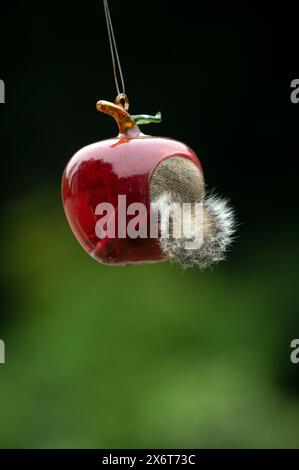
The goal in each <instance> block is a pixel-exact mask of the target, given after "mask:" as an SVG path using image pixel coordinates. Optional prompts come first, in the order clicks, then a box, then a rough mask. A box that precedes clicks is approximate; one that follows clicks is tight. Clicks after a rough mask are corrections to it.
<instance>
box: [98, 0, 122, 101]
mask: <svg viewBox="0 0 299 470" xmlns="http://www.w3.org/2000/svg"><path fill="white" fill-rule="evenodd" d="M103 3H104V11H105V17H106V23H107V30H108V37H109V44H110V51H111V58H112V66H113V75H114V81H115V86H116V91H117V94H118V95H119V94H123V95H125V92H126V90H125V82H124V78H123V74H122V70H121V65H120V60H119V55H118V51H117V46H116V41H115V36H114V31H113V26H112V21H111V16H110V12H109V6H108V0H103ZM117 69H118V70H117ZM117 72H118V73H117ZM118 75H119V77H120V81H121V87H122V90H121V91H120V87H119V83H118V78H117V76H118Z"/></svg>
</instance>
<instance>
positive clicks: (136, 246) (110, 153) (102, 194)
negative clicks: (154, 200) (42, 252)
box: [62, 98, 201, 264]
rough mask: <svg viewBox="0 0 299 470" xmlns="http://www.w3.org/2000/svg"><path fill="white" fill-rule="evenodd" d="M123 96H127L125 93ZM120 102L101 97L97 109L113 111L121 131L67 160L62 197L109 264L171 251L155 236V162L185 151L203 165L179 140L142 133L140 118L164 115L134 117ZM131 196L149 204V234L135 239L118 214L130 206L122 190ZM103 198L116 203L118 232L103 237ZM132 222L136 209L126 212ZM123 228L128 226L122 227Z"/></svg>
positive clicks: (82, 236) (84, 236)
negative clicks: (99, 228) (152, 215)
mask: <svg viewBox="0 0 299 470" xmlns="http://www.w3.org/2000/svg"><path fill="white" fill-rule="evenodd" d="M122 99H123V98H122ZM125 107H126V102H125V104H124V105H121V104H120V98H118V100H117V102H116V103H110V102H107V101H99V102H98V103H97V109H98V111H101V112H103V113H107V114H109V115H111V116H113V117H114V118H115V120H116V122H117V124H118V128H119V135H118V136H117V137H114V138H112V139H108V140H103V141H100V142H96V143H94V144H91V145H87V146H86V147H83V148H82V149H81V150H79V151H78V152H77V153H75V155H74V156H73V157H72V158H71V160H70V161H69V162H68V164H67V166H66V168H65V171H64V174H63V178H62V199H63V206H64V210H65V213H66V216H67V219H68V222H69V224H70V226H71V228H72V231H73V232H74V235H75V236H76V238H77V239H78V241H79V243H80V244H81V245H82V247H83V248H84V249H85V250H86V251H87V253H88V254H90V255H91V256H92V257H93V258H95V259H96V260H97V261H100V262H103V263H107V264H129V263H141V262H142V263H145V262H153V261H159V260H163V259H165V258H167V257H168V256H167V255H166V254H165V253H163V252H162V250H161V247H160V246H159V243H158V237H155V238H151V237H150V233H149V218H150V210H151V209H150V180H151V177H152V175H153V173H154V172H155V168H156V167H157V165H159V163H161V162H162V161H163V160H164V159H167V158H171V157H173V156H181V157H182V158H187V159H189V160H190V161H191V162H192V164H194V165H196V167H198V169H199V171H201V166H200V163H199V161H198V159H197V157H196V155H195V153H194V152H193V151H192V150H191V149H190V148H189V147H187V146H186V145H185V144H183V143H181V142H178V141H176V140H172V139H167V138H162V137H153V136H149V135H145V134H143V133H142V132H141V131H140V129H139V127H138V125H137V123H139V124H140V123H141V124H146V123H148V122H155V121H159V120H160V115H159V113H158V114H157V115H156V116H154V117H151V116H144V115H139V116H134V117H132V116H131V115H130V114H129V113H128V112H127V110H126V109H125ZM120 195H121V196H126V206H127V207H128V206H129V205H130V204H132V203H136V202H138V203H142V204H144V205H145V207H146V211H147V220H146V221H144V223H147V226H148V228H147V237H146V238H136V239H132V238H129V237H127V236H125V233H121V234H120V235H121V236H119V233H118V232H119V230H118V225H117V221H118V216H119V214H118V213H119V211H120V210H121V211H122V216H123V215H124V211H125V210H126V208H124V207H122V208H120V207H119V196H120ZM100 203H110V204H112V206H113V207H115V216H116V227H115V232H116V233H115V237H113V238H109V237H105V238H104V239H101V240H100V239H99V238H98V236H97V233H96V223H97V220H98V219H99V216H98V215H97V214H96V208H97V206H98V205H99V204H100ZM125 217H126V224H129V222H130V220H132V217H133V215H132V214H131V215H128V214H127V215H126V216H125ZM123 232H124V231H123Z"/></svg>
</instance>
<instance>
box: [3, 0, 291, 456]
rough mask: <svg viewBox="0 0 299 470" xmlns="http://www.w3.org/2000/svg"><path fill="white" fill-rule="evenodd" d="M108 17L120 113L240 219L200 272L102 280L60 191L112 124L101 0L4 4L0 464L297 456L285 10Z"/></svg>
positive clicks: (115, 7) (137, 6) (154, 269)
mask: <svg viewBox="0 0 299 470" xmlns="http://www.w3.org/2000/svg"><path fill="white" fill-rule="evenodd" d="M202 5H203V3H202V2H185V3H182V2H179V3H178V4H176V3H175V2H171V1H163V2H159V1H157V0H155V1H151V2H140V1H137V0H132V1H130V2H120V1H115V0H110V10H111V15H112V18H113V22H114V28H115V33H116V36H117V40H118V47H119V53H120V57H121V61H122V65H123V71H124V75H125V80H126V87H127V92H128V95H129V97H130V99H131V110H132V112H134V113H149V114H154V113H155V112H156V111H158V110H160V111H161V112H162V117H163V122H162V123H161V124H160V125H159V126H158V127H157V126H155V125H151V126H148V127H147V130H146V131H147V132H149V133H153V134H159V135H163V136H169V137H174V138H176V139H178V140H182V141H185V142H187V143H188V144H189V145H190V146H191V147H192V148H193V149H194V150H195V151H196V152H197V153H198V155H199V157H200V159H201V161H202V164H203V166H204V170H205V175H206V181H207V184H208V186H209V187H210V188H216V189H217V191H218V192H219V193H220V194H223V195H226V196H228V197H229V198H230V200H231V203H232V204H233V205H234V207H235V209H236V214H237V218H238V222H239V229H238V239H237V240H236V243H235V245H234V247H233V249H232V251H231V254H230V256H229V260H228V261H226V262H223V263H222V264H221V265H219V266H217V267H216V268H215V269H214V270H212V271H207V272H199V271H197V270H188V271H182V270H181V269H180V267H177V266H175V265H173V264H169V263H160V264H155V265H150V266H137V267H132V266H128V267H119V268H117V267H105V266H103V265H100V264H98V263H96V262H95V261H93V260H92V259H91V258H89V257H88V256H87V255H86V254H85V252H83V250H82V249H81V247H80V246H79V244H78V243H77V241H76V240H75V238H74V236H73V235H72V233H71V231H70V229H69V227H68V224H67V222H66V219H65V217H64V213H63V209H62V205H61V199H60V180H61V174H62V172H63V169H64V166H65V164H66V163H67V161H68V159H69V158H70V157H71V156H72V154H73V153H74V152H75V151H77V150H78V149H79V148H80V147H82V146H84V145H87V144H88V143H91V142H94V141H97V140H101V139H104V138H107V137H110V136H112V135H114V134H115V133H116V127H115V124H114V122H113V120H111V119H110V118H109V117H105V116H103V115H100V114H99V113H97V112H96V110H95V103H96V101H97V100H98V99H101V98H104V99H108V100H113V99H114V97H115V88H114V82H113V76H112V69H111V58H110V53H109V46H108V40H107V33H106V26H105V20H104V13H103V7H102V4H101V1H100V0H99V1H91V2H85V3H84V2H83V3H82V2H77V1H72V2H67V1H65V2H58V1H57V0H53V1H52V2H46V3H45V2H38V1H32V2H18V1H14V2H10V1H5V0H4V1H2V3H1V31H0V48H1V53H0V78H1V79H3V80H4V81H5V84H6V104H2V105H0V152H1V175H2V177H1V252H2V263H1V267H2V270H1V281H2V285H3V304H2V309H1V314H0V338H2V339H4V341H5V344H6V360H7V362H6V364H5V365H0V447H2V448H6V447H9V448H17V447H22V448H32V447H33V448H43V447H46V448H48V447H54V448H61V447H70V448H76V447H84V448H85V447H86V448H90V447H103V448H106V447H110V448H111V447H112V448H113V447H224V448H225V447H246V448H247V447H259V448H260V447H261V448H264V447H271V448H275V447H298V444H299V429H298V420H299V365H297V366H296V365H293V364H291V362H290V352H291V350H290V342H291V340H292V339H293V338H298V337H299V317H298V300H299V294H298V272H297V271H298V268H297V265H298V259H299V253H298V222H297V215H298V212H297V193H298V176H297V173H296V163H297V160H298V150H299V140H298V124H299V104H298V105H295V104H292V103H291V101H290V91H291V90H290V82H291V80H292V79H294V78H299V70H298V47H297V44H298V39H299V38H298V36H299V33H298V25H297V21H298V20H297V18H298V14H297V13H298V12H296V11H294V7H292V9H288V8H287V7H285V10H281V9H280V10H279V11H278V10H275V7H274V6H272V10H271V11H268V12H267V14H265V15H264V14H263V13H262V12H261V11H260V10H259V11H253V10H248V8H245V7H243V10H240V11H237V10H235V11H233V12H230V11H228V9H226V11H220V10H216V9H215V8H214V11H213V10H212V9H211V11H208V10H206V9H205V8H203V6H202Z"/></svg>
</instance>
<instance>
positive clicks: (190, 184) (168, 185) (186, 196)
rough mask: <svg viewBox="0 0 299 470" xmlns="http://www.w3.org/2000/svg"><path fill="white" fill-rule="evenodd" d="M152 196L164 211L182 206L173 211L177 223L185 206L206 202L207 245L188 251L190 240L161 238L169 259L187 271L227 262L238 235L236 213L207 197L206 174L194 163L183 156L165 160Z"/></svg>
mask: <svg viewBox="0 0 299 470" xmlns="http://www.w3.org/2000/svg"><path fill="white" fill-rule="evenodd" d="M150 194H151V202H155V203H158V204H160V207H161V211H163V210H165V211H169V205H171V204H172V203H174V202H179V203H180V206H179V207H178V208H171V209H170V217H171V219H172V220H173V221H174V220H175V219H177V218H178V217H180V215H181V212H180V211H181V204H182V203H183V202H190V203H196V202H197V203H198V202H203V221H202V223H203V242H202V244H201V246H200V248H196V249H188V248H186V241H188V240H190V239H186V238H173V237H172V236H171V235H170V236H169V237H168V238H160V239H159V243H160V247H161V249H162V251H163V252H164V253H165V254H166V255H167V256H168V257H169V258H172V259H173V260H174V261H178V262H179V263H180V264H182V265H183V266H184V267H191V266H196V267H199V268H200V269H205V268H207V267H208V266H210V265H212V264H215V263H218V262H219V261H221V260H223V259H225V254H226V251H227V249H228V247H229V246H230V245H231V243H232V240H233V233H234V232H235V228H234V226H235V221H234V214H233V210H232V209H231V208H230V206H229V204H228V202H227V201H226V200H224V199H221V198H220V197H218V196H215V195H210V196H208V197H206V196H205V191H204V182H203V177H202V174H201V172H200V171H199V169H198V168H197V167H196V166H195V165H194V164H193V163H192V162H191V161H190V160H187V159H186V158H184V157H179V156H176V157H171V158H168V159H165V160H163V161H162V162H161V163H160V164H159V165H158V167H157V168H156V170H155V172H154V174H153V175H152V179H151V183H150ZM163 208H164V209H163ZM174 211H175V212H174ZM194 238H195V234H194V237H193V239H194Z"/></svg>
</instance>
